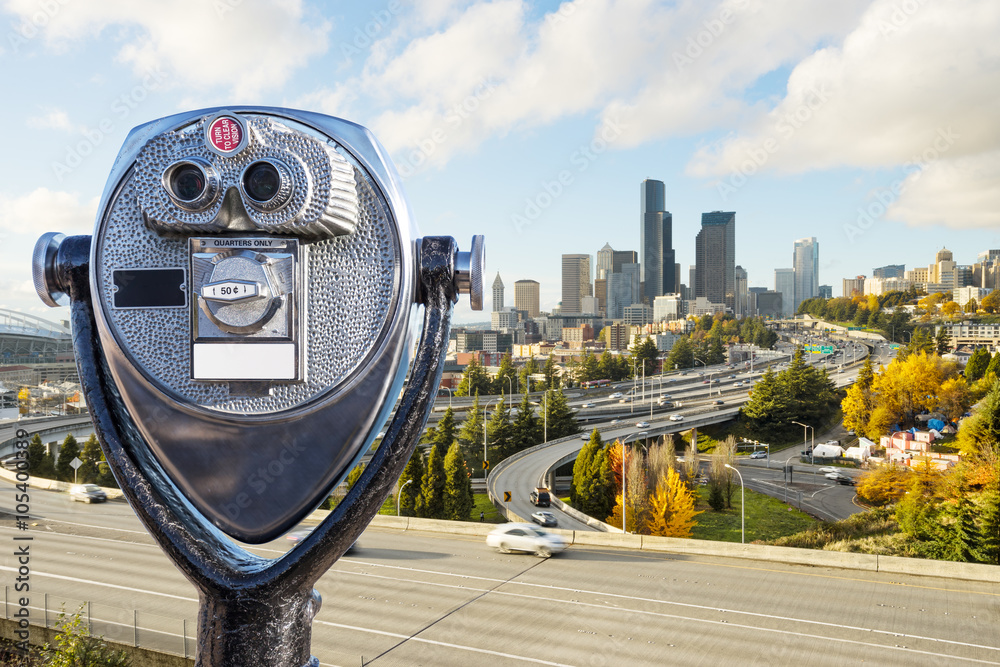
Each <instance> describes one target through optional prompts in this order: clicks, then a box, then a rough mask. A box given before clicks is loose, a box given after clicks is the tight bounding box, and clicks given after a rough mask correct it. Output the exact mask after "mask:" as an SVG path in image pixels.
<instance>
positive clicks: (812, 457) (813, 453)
mask: <svg viewBox="0 0 1000 667" xmlns="http://www.w3.org/2000/svg"><path fill="white" fill-rule="evenodd" d="M792 423H793V424H798V425H799V426H801V427H802V429H803V430H802V446H803V447H805V445H806V431H805V429H807V428H808V429H812V447H810V448H809V465H813V464H814V463H815V462H816V429H814V428H813V427H812V426H809V425H808V424H803V423H802V422H792ZM815 473H816V471H815V470H814V471H813V474H815Z"/></svg>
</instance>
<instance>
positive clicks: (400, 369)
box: [33, 107, 483, 667]
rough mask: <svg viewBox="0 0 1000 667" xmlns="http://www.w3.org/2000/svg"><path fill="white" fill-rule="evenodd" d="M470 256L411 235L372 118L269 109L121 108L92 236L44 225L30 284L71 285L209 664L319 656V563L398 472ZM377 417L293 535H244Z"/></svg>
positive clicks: (323, 476)
mask: <svg viewBox="0 0 1000 667" xmlns="http://www.w3.org/2000/svg"><path fill="white" fill-rule="evenodd" d="M482 268H483V238H482V237H481V236H474V237H473V241H472V247H471V249H470V251H469V252H459V250H458V248H457V246H456V243H455V241H454V239H452V238H450V237H423V238H416V236H415V233H414V227H413V223H412V220H411V216H410V211H409V208H408V206H407V203H406V200H405V198H404V196H403V193H402V190H401V187H400V181H399V177H398V175H397V174H396V173H395V170H394V169H393V167H392V166H391V163H390V161H389V159H388V157H387V156H386V153H385V150H384V149H383V148H382V147H381V146H380V145H379V144H378V142H377V141H376V140H375V138H374V137H373V136H372V135H371V133H370V132H369V131H368V130H366V129H365V128H363V127H360V126H358V125H355V124H353V123H350V122H347V121H344V120H340V119H337V118H331V117H328V116H322V115H319V114H314V113H308V112H302V111H293V110H288V109H275V108H256V107H235V108H230V109H212V110H206V111H199V112H192V113H185V114H180V115H176V116H171V117H168V118H164V119H161V120H158V121H154V122H151V123H148V124H146V125H143V126H141V127H138V128H136V129H134V130H133V131H132V132H131V133H130V134H129V136H128V138H127V139H126V141H125V145H124V146H123V148H122V150H121V152H120V153H119V155H118V158H117V160H116V162H115V166H114V168H113V170H112V173H111V176H110V178H109V180H108V183H107V186H106V188H105V191H104V195H103V198H102V201H101V207H100V211H99V214H98V217H97V222H96V228H95V231H94V235H93V236H73V237H64V236H63V235H62V234H58V233H49V234H45V235H44V236H42V238H41V239H39V241H38V244H37V245H36V247H35V254H34V258H33V269H34V279H35V286H36V288H37V290H38V293H39V296H40V297H41V298H42V300H43V301H45V302H46V303H48V304H49V305H52V306H55V305H63V304H65V303H67V302H68V303H69V304H70V305H71V307H72V327H73V343H74V347H75V350H76V355H77V362H78V365H79V370H80V378H81V381H82V383H83V387H84V391H85V394H86V398H87V402H88V404H89V405H90V408H91V413H92V416H93V419H94V424H95V427H96V431H97V435H98V437H99V438H100V440H101V444H102V447H103V449H104V452H105V456H106V457H107V460H108V463H109V464H110V466H111V469H112V471H113V472H114V475H115V478H116V479H117V480H118V482H119V483H120V485H121V487H122V490H123V491H124V493H125V495H126V497H127V498H128V501H129V503H130V504H131V505H132V508H133V509H134V510H135V512H136V514H138V516H139V518H140V519H141V520H142V521H143V523H144V524H145V526H146V528H147V530H149V532H150V533H151V534H152V535H153V536H154V537H155V538H156V539H157V541H158V542H159V543H160V545H161V547H162V548H163V549H164V551H165V552H166V553H167V555H168V556H169V557H170V558H171V560H173V562H174V563H175V564H176V565H177V567H178V568H180V569H181V571H182V572H183V573H184V574H185V576H187V578H188V579H189V580H190V581H191V582H192V583H193V584H194V585H195V586H196V587H197V589H198V591H199V596H200V612H199V618H198V650H197V664H198V665H200V666H202V667H208V666H209V665H211V666H213V667H219V666H232V667H237V666H238V667H251V666H253V665H261V666H265V665H266V666H267V667H302V666H303V665H317V664H318V661H317V660H316V659H315V658H314V657H311V656H310V650H309V644H310V638H311V635H312V619H313V617H314V616H315V614H316V613H317V611H318V610H319V606H320V599H319V596H318V594H317V593H316V592H315V591H314V590H313V585H314V584H315V582H316V580H317V579H318V578H319V577H320V576H321V575H322V574H323V573H324V572H325V571H326V570H327V569H328V568H329V567H330V566H331V565H332V564H333V563H334V562H335V561H336V560H337V559H338V558H339V557H340V556H341V555H342V554H343V553H344V552H345V551H346V550H347V548H348V547H349V546H350V545H351V544H352V543H353V542H354V541H355V540H356V539H357V537H358V535H359V534H360V533H361V531H362V530H363V529H364V528H365V526H366V525H367V524H368V522H369V521H370V520H371V518H372V516H374V515H375V513H376V512H377V511H378V508H379V507H380V506H381V505H382V503H383V501H384V500H385V498H386V497H387V496H388V495H389V493H390V492H391V490H392V488H393V485H394V484H395V483H396V480H397V479H398V477H399V475H400V473H401V472H402V469H403V467H404V466H405V464H406V462H407V460H408V458H409V456H410V454H411V452H412V450H413V447H414V446H415V444H416V442H417V440H418V438H419V436H420V432H421V430H422V428H423V425H424V423H425V421H426V419H427V414H428V412H429V411H430V408H431V406H432V403H433V401H434V398H435V396H436V395H437V388H438V384H439V382H440V378H441V371H442V369H443V363H444V357H445V353H446V351H447V347H448V334H449V328H450V321H451V309H452V306H453V304H454V303H455V302H456V301H457V299H458V295H459V294H460V293H468V294H470V296H471V300H472V307H473V308H474V309H480V308H482ZM421 306H422V320H423V322H422V324H423V326H422V331H421V327H420V326H419V318H420V317H421V312H420V311H421V308H420V307H421ZM418 334H419V335H420V339H419V344H416V346H415V345H414V344H415V339H416V336H417V335H418ZM411 355H412V358H411ZM408 371H409V377H408V378H407V372H408ZM390 416H391V417H392V419H391V422H390V423H389V424H388V426H387V427H386V428H385V429H384V437H383V439H382V442H381V445H380V446H379V447H378V449H377V450H376V452H375V453H374V454H373V456H372V458H371V461H370V462H369V464H368V465H367V467H366V468H365V471H364V473H363V475H362V476H361V478H360V479H359V480H358V482H357V483H356V484H355V485H354V486H353V487H352V489H351V491H350V492H349V493H348V494H347V496H346V497H345V498H344V500H343V502H341V503H340V504H339V505H338V506H337V508H336V509H334V510H333V511H332V512H331V513H330V515H329V517H327V518H326V519H325V520H324V521H323V522H322V523H321V524H320V525H319V526H318V527H317V528H316V530H314V531H313V532H312V533H311V534H310V535H309V536H308V537H307V538H306V539H305V540H304V542H302V543H301V544H299V545H298V546H296V547H295V548H294V549H292V550H291V551H289V552H288V553H287V554H285V555H284V556H283V557H281V558H278V559H274V560H270V559H265V558H261V557H258V556H256V555H254V554H252V553H250V552H248V551H247V550H245V549H244V548H242V546H240V545H239V544H237V543H236V542H235V541H234V539H235V540H238V541H241V542H244V543H251V544H258V543H262V542H266V541H268V540H271V539H273V538H275V537H277V536H279V535H281V534H283V533H285V532H286V531H288V530H289V529H290V528H291V527H293V526H294V525H296V524H297V523H298V522H299V521H301V520H302V519H303V518H304V517H305V516H306V515H308V514H309V513H310V512H311V511H312V510H313V509H315V508H316V507H317V506H318V505H319V504H320V503H321V502H322V501H323V500H324V499H325V498H326V497H327V496H328V495H329V494H330V492H331V491H332V490H333V488H334V487H335V486H336V485H337V484H338V483H339V482H340V481H341V480H343V479H344V478H345V477H346V475H347V473H348V472H349V471H350V470H351V469H352V468H353V467H354V466H355V465H356V464H357V463H358V462H359V461H360V459H361V457H362V455H363V454H365V452H367V451H368V449H369V447H370V446H371V444H372V443H373V441H374V440H375V437H376V434H378V433H379V431H380V430H381V429H382V428H383V426H384V425H385V423H386V421H387V420H388V419H389V417H390ZM230 538H233V539H230Z"/></svg>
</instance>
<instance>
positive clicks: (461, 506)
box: [444, 442, 475, 521]
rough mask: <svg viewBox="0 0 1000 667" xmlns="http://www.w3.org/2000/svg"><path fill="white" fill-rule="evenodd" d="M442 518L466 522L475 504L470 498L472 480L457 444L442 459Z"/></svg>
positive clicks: (454, 443) (453, 444) (452, 445)
mask: <svg viewBox="0 0 1000 667" xmlns="http://www.w3.org/2000/svg"><path fill="white" fill-rule="evenodd" d="M444 474H445V483H444V518H446V519H450V520H452V521H468V520H469V513H470V512H472V507H473V505H474V504H475V502H474V500H473V497H472V480H471V478H470V475H469V469H468V468H466V466H465V457H463V456H462V448H461V447H459V445H458V442H453V443H452V444H451V447H450V448H449V449H448V454H447V455H446V456H445V457H444Z"/></svg>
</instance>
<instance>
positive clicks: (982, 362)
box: [965, 347, 991, 384]
mask: <svg viewBox="0 0 1000 667" xmlns="http://www.w3.org/2000/svg"><path fill="white" fill-rule="evenodd" d="M990 360H991V357H990V353H989V350H987V349H986V348H985V347H978V348H976V351H975V352H973V353H972V356H971V357H969V361H968V362H967V363H966V364H965V379H966V381H968V382H969V383H970V384H971V383H973V382H975V381H976V380H978V379H979V378H981V377H983V376H984V375H985V374H986V368H987V367H988V366H989V365H990Z"/></svg>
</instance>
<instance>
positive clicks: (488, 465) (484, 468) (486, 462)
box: [483, 461, 490, 470]
mask: <svg viewBox="0 0 1000 667" xmlns="http://www.w3.org/2000/svg"><path fill="white" fill-rule="evenodd" d="M489 469H490V462H489V461H483V470H489Z"/></svg>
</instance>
